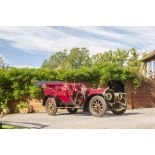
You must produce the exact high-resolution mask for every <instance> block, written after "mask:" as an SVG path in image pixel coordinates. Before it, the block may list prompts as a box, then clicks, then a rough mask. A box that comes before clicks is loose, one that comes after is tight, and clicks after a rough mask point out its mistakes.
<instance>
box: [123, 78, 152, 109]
mask: <svg viewBox="0 0 155 155" xmlns="http://www.w3.org/2000/svg"><path fill="white" fill-rule="evenodd" d="M125 92H126V93H127V94H126V99H127V102H128V107H129V109H135V108H149V107H155V79H149V80H147V81H143V82H142V84H141V86H140V87H138V88H137V89H134V87H133V85H132V84H131V83H126V84H125Z"/></svg>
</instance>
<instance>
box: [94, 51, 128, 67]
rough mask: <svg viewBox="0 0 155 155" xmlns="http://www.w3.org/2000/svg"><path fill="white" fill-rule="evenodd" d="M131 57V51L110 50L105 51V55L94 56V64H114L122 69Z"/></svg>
mask: <svg viewBox="0 0 155 155" xmlns="http://www.w3.org/2000/svg"><path fill="white" fill-rule="evenodd" d="M128 57H129V51H127V50H123V49H117V50H114V51H112V50H109V51H105V52H104V53H98V54H96V55H93V56H92V62H93V64H100V63H104V62H105V63H114V64H118V65H119V66H120V67H122V66H123V65H125V63H126V61H127V60H128Z"/></svg>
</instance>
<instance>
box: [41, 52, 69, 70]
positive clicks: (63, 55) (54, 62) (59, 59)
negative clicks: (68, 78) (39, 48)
mask: <svg viewBox="0 0 155 155" xmlns="http://www.w3.org/2000/svg"><path fill="white" fill-rule="evenodd" d="M66 60H67V51H66V50H64V51H58V52H56V53H55V54H53V55H52V56H51V57H50V58H49V59H48V60H47V59H45V60H44V62H43V64H42V68H52V69H60V70H61V69H63V68H65V64H66Z"/></svg>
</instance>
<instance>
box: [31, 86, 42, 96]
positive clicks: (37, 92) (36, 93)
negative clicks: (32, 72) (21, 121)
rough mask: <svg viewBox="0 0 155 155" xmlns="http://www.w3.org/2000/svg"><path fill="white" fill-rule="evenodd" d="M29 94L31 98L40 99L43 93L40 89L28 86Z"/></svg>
mask: <svg viewBox="0 0 155 155" xmlns="http://www.w3.org/2000/svg"><path fill="white" fill-rule="evenodd" d="M29 93H30V97H31V98H40V97H42V96H43V91H42V88H41V87H36V86H30V88H29Z"/></svg>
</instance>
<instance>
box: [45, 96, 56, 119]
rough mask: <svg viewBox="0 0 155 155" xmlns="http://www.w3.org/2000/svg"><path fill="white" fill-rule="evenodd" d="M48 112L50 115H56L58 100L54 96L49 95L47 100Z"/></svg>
mask: <svg viewBox="0 0 155 155" xmlns="http://www.w3.org/2000/svg"><path fill="white" fill-rule="evenodd" d="M45 106H46V112H47V113H48V114H49V115H52V116H54V115H55V114H56V112H57V105H56V101H55V99H54V98H52V97H49V98H48V99H47V101H46V105H45Z"/></svg>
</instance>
